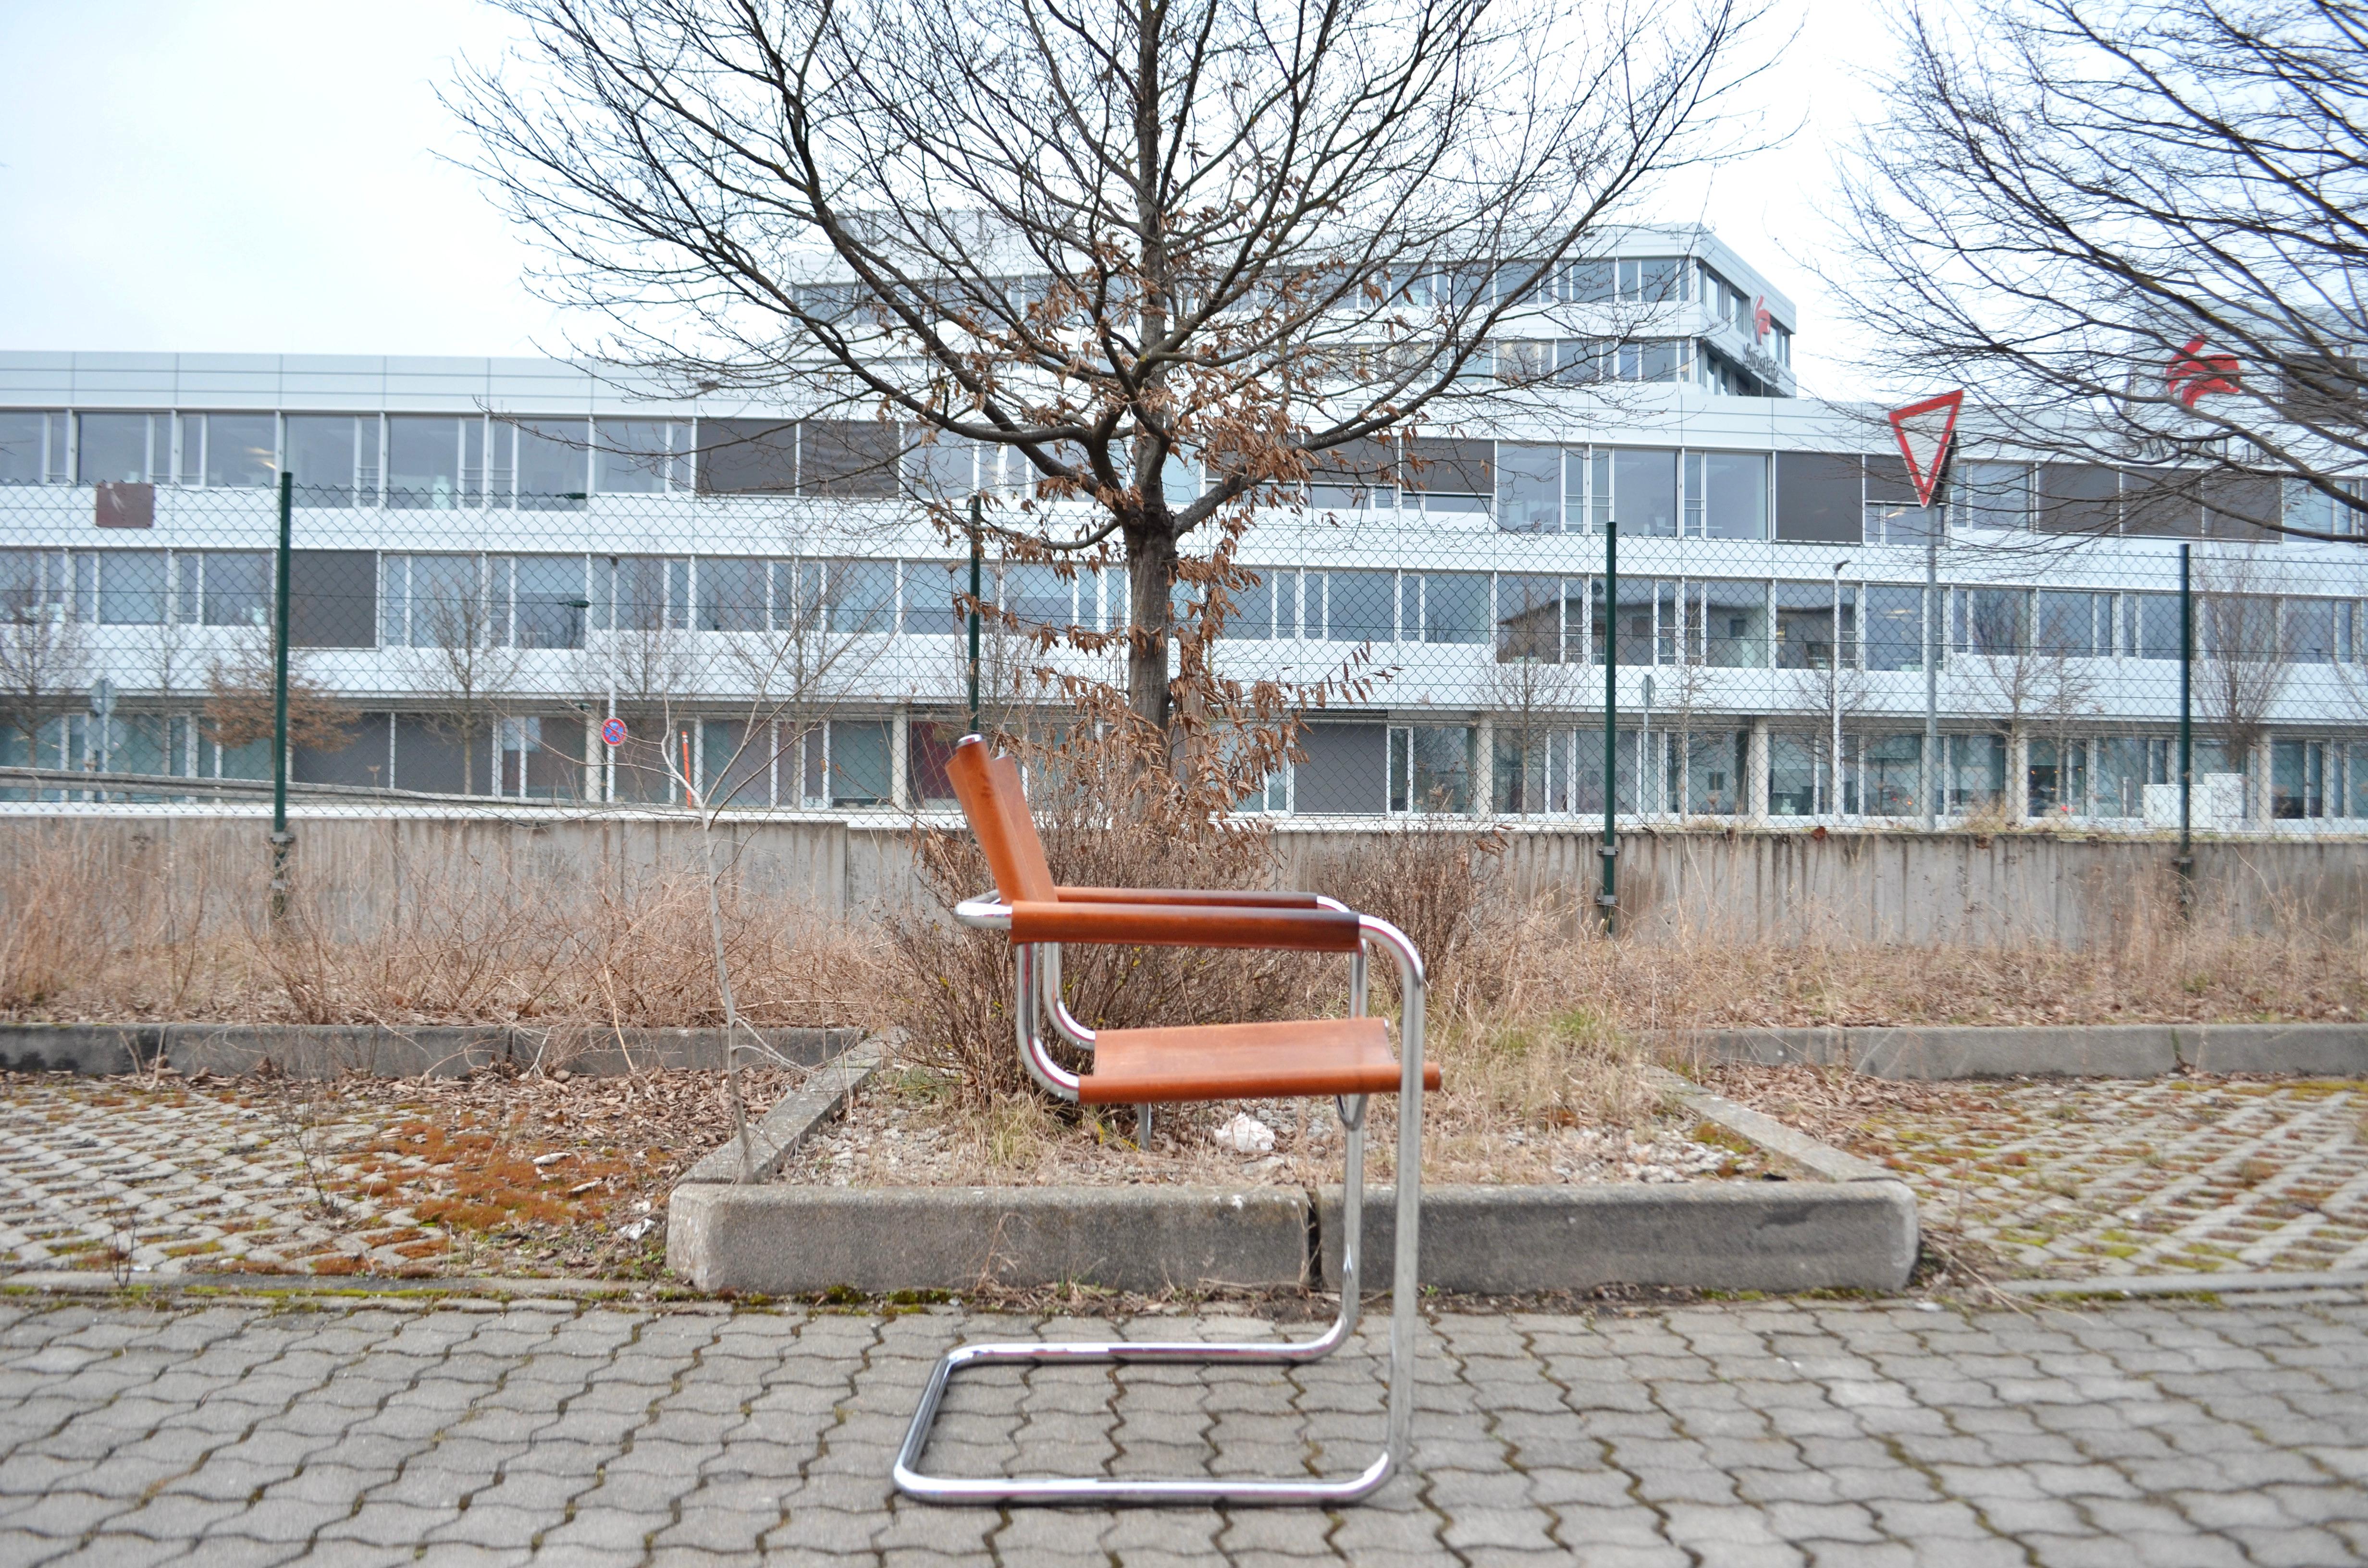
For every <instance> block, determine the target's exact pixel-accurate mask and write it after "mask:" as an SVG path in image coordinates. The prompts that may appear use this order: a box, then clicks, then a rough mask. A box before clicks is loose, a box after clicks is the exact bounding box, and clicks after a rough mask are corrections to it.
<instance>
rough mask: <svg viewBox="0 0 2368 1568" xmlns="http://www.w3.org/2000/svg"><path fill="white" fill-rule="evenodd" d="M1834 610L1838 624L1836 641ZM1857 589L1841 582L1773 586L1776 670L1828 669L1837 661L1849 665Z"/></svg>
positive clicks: (1855, 628)
mask: <svg viewBox="0 0 2368 1568" xmlns="http://www.w3.org/2000/svg"><path fill="white" fill-rule="evenodd" d="M1837 608H1839V611H1840V617H1841V624H1840V627H1839V638H1837V635H1836V627H1835V624H1834V618H1835V612H1836V609H1837ZM1857 621H1858V589H1857V586H1856V585H1853V584H1849V583H1844V584H1842V585H1840V586H1839V588H1837V587H1835V586H1834V585H1830V584H1826V583H1779V584H1777V585H1776V667H1777V668H1779V669H1785V670H1824V669H1831V668H1833V666H1834V664H1835V661H1836V659H1837V658H1839V660H1840V662H1841V663H1842V664H1843V665H1850V664H1851V663H1853V662H1854V661H1853V658H1852V654H1853V653H1855V652H1856V650H1855V648H1854V647H1853V646H1852V645H1853V644H1854V643H1855V642H1856V641H1857V633H1858V626H1857Z"/></svg>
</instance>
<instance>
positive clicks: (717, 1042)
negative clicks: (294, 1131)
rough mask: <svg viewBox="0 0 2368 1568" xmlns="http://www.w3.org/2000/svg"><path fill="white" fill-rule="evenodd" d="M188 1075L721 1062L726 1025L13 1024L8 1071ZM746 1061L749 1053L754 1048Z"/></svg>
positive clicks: (5, 1028) (823, 1049) (612, 1069)
mask: <svg viewBox="0 0 2368 1568" xmlns="http://www.w3.org/2000/svg"><path fill="white" fill-rule="evenodd" d="M757 1034H758V1035H759V1036H760V1037H761V1038H762V1039H763V1040H764V1041H765V1043H766V1045H767V1047H768V1048H769V1049H770V1050H772V1051H775V1052H776V1053H778V1054H779V1055H780V1057H781V1058H782V1059H784V1060H786V1061H788V1062H791V1063H792V1064H795V1065H798V1066H804V1067H812V1066H815V1065H818V1064H819V1063H821V1062H826V1061H828V1060H829V1059H830V1058H831V1057H833V1056H836V1055H837V1054H838V1053H839V1052H840V1051H845V1050H847V1049H848V1047H849V1046H852V1045H853V1044H855V1043H856V1042H857V1041H858V1040H860V1039H861V1038H862V1031H861V1030H860V1029H851V1028H837V1029H803V1028H801V1029H759V1030H757ZM160 1056H161V1057H162V1059H163V1060H164V1061H165V1063H167V1064H168V1065H170V1066H171V1067H172V1068H173V1070H174V1071H175V1072H177V1073H184V1074H189V1073H197V1072H200V1071H202V1072H207V1073H221V1074H227V1075H230V1076H233V1077H234V1076H237V1075H238V1074H244V1073H248V1072H252V1071H254V1070H255V1069H256V1067H258V1066H260V1065H261V1064H262V1063H264V1062H270V1063H272V1064H273V1065H274V1066H275V1067H277V1068H278V1069H279V1070H280V1071H281V1072H284V1073H287V1074H290V1076H293V1077H299V1078H326V1077H335V1076H336V1075H337V1074H340V1073H349V1072H363V1073H370V1074H378V1075H381V1076H384V1077H391V1078H416V1077H420V1076H423V1075H426V1076H432V1077H438V1078H455V1077H459V1076H460V1075H461V1074H464V1073H469V1072H472V1071H473V1070H475V1069H477V1068H480V1067H489V1066H493V1065H495V1064H497V1063H502V1062H508V1063H511V1064H513V1065H516V1066H518V1067H520V1068H531V1067H534V1066H537V1065H541V1066H545V1067H553V1068H556V1067H565V1068H566V1069H567V1070H568V1071H569V1072H571V1073H586V1074H617V1073H626V1072H632V1071H636V1070H639V1069H643V1068H650V1067H665V1068H709V1069H712V1068H718V1067H722V1066H723V1064H724V1060H723V1030H722V1029H600V1030H597V1031H595V1030H589V1029H583V1028H529V1027H526V1026H522V1025H484V1026H468V1027H446V1026H440V1025H421V1026H418V1027H416V1028H404V1027H397V1026H392V1025H373V1024H355V1025H347V1024H5V1025H0V1071H6V1072H14V1073H81V1074H90V1075H94V1076H97V1075H103V1074H113V1073H136V1072H145V1071H147V1070H148V1069H150V1068H152V1067H154V1065H155V1064H156V1062H157V1060H158V1058H159V1057H160ZM742 1060H743V1061H744V1062H746V1060H747V1057H746V1055H745V1054H744V1056H743V1058H742Z"/></svg>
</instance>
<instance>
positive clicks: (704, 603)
mask: <svg viewBox="0 0 2368 1568" xmlns="http://www.w3.org/2000/svg"><path fill="white" fill-rule="evenodd" d="M768 575H769V574H768V571H767V569H766V562H762V561H752V560H747V559H745V558H738V557H730V556H713V555H709V556H702V557H700V561H699V562H698V578H699V616H698V619H697V620H696V621H694V622H693V624H694V625H695V626H697V627H698V629H699V630H700V631H764V630H765V585H766V580H767V578H768Z"/></svg>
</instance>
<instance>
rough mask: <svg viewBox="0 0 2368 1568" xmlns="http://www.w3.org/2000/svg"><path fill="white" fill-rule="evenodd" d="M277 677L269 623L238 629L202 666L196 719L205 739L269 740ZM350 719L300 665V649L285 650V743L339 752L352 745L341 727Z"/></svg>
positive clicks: (231, 745) (232, 745)
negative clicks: (200, 709) (201, 704)
mask: <svg viewBox="0 0 2368 1568" xmlns="http://www.w3.org/2000/svg"><path fill="white" fill-rule="evenodd" d="M277 680H278V672H277V671H276V669H275V668H274V667H273V661H272V657H271V630H270V628H268V627H262V626H250V627H242V628H240V629H239V631H237V632H236V633H235V634H234V635H233V640H232V642H231V646H230V649H229V652H228V654H227V656H222V657H217V658H215V659H213V660H212V661H211V663H210V664H209V665H207V668H206V705H205V711H204V715H203V718H202V721H201V728H202V729H203V730H204V732H205V734H206V738H207V739H209V740H211V741H212V742H213V743H214V744H216V745H219V746H222V748H224V749H225V750H235V749H236V748H237V747H240V746H244V745H252V744H254V743H255V742H256V741H268V740H269V739H270V738H271V736H272V733H273V732H274V730H275V729H276V727H277V724H278V714H277V713H276V711H275V707H276V703H275V699H274V697H273V688H274V687H275V685H276V683H277ZM352 719H353V712H352V710H350V709H348V708H347V706H346V705H345V704H344V703H343V702H341V701H339V700H338V699H336V696H335V695H333V694H332V693H331V691H330V690H329V687H328V686H327V684H326V683H324V682H323V681H322V680H320V679H319V678H318V677H316V676H313V673H312V672H311V671H310V670H309V669H307V668H306V667H305V657H304V651H303V650H302V649H301V648H291V649H290V650H289V654H288V744H290V746H302V747H304V748H305V749H307V750H309V751H342V750H344V749H345V748H346V747H347V746H348V745H350V744H353V738H354V737H353V732H352V731H351V730H350V729H348V728H347V724H349V723H350V722H352Z"/></svg>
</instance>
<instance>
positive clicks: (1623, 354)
mask: <svg viewBox="0 0 2368 1568" xmlns="http://www.w3.org/2000/svg"><path fill="white" fill-rule="evenodd" d="M1686 347H1687V345H1686V344H1685V342H1684V341H1683V340H1682V339H1679V338H1672V337H1655V338H1647V339H1645V340H1644V341H1642V342H1633V343H1623V344H1622V345H1620V355H1619V361H1618V362H1619V366H1620V379H1621V380H1622V381H1684V380H1685V379H1686V355H1685V349H1686Z"/></svg>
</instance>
